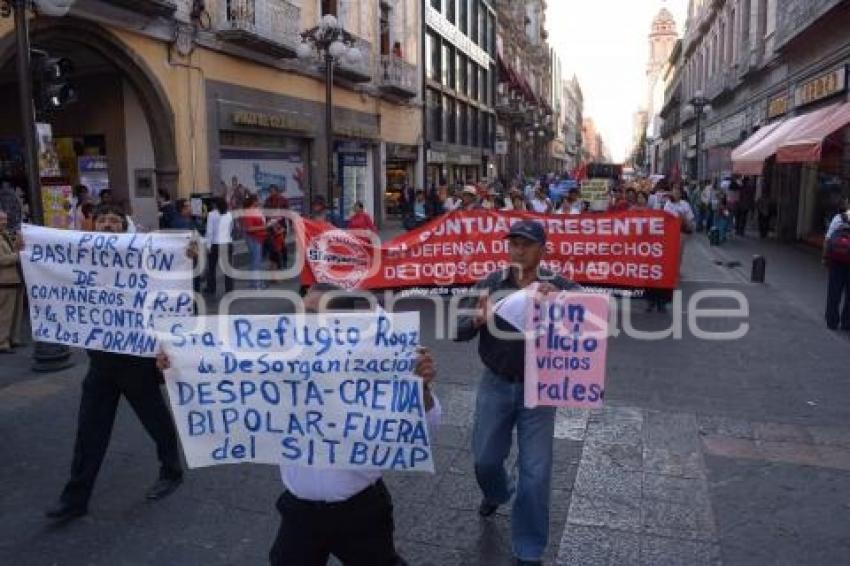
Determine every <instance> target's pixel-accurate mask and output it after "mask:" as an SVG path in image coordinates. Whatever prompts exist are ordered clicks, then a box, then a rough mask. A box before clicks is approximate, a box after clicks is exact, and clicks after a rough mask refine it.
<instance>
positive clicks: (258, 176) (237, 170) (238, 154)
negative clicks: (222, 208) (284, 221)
mask: <svg viewBox="0 0 850 566" xmlns="http://www.w3.org/2000/svg"><path fill="white" fill-rule="evenodd" d="M221 181H222V183H224V184H226V185H227V186H228V187H232V186H233V183H234V181H235V182H236V184H237V186H238V185H242V186H243V187H244V188H245V189H247V190H248V191H250V192H252V193H254V194H256V195H258V196H259V198H260V202H261V203H262V202H264V201H265V200H266V197H268V196H269V187H270V186H271V185H277V186H278V187H279V188H280V192H281V194H282V195H283V196H284V197H286V199H287V200H288V201H289V208H290V209H291V210H294V211H296V212H300V213H302V214H303V213H304V211H305V202H304V193H305V188H306V184H307V173H306V167H305V166H304V154H303V152H302V151H252V150H231V149H224V150H222V151H221ZM228 196H230V195H228Z"/></svg>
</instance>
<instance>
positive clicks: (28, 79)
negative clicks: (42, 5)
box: [14, 0, 44, 225]
mask: <svg viewBox="0 0 850 566" xmlns="http://www.w3.org/2000/svg"><path fill="white" fill-rule="evenodd" d="M14 6H15V32H16V33H15V36H16V37H15V38H16V40H17V50H18V53H17V58H18V98H19V99H20V106H21V108H20V110H21V128H22V131H23V136H24V151H25V152H26V156H25V159H24V162H25V163H26V172H27V184H28V185H29V199H30V203H29V204H30V214H31V216H32V221H33V223H35V224H39V225H40V224H44V211H43V207H42V201H41V178H40V175H39V170H38V146H37V144H36V131H35V108H34V107H33V92H32V67H31V65H30V29H29V20H28V19H27V0H15V4H14Z"/></svg>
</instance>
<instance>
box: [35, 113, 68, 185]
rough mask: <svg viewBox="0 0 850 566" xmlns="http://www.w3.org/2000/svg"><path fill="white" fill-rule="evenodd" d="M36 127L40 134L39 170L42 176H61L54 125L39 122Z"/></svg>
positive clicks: (37, 132)
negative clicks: (54, 140)
mask: <svg viewBox="0 0 850 566" xmlns="http://www.w3.org/2000/svg"><path fill="white" fill-rule="evenodd" d="M35 129H36V134H37V135H38V170H39V173H40V176H41V178H42V179H44V178H48V177H61V176H62V169H61V168H60V167H59V154H58V153H57V152H56V146H55V145H54V144H53V127H52V126H51V125H50V124H44V123H38V124H36V125H35Z"/></svg>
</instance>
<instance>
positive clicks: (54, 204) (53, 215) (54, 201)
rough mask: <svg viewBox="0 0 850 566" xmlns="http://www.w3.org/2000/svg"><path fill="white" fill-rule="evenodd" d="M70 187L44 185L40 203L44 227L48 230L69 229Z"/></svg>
mask: <svg viewBox="0 0 850 566" xmlns="http://www.w3.org/2000/svg"><path fill="white" fill-rule="evenodd" d="M71 195H72V189H71V185H44V186H42V187H41V203H42V207H43V208H44V225H45V226H47V227H48V228H61V229H63V230H66V229H69V228H71V222H72V210H71V206H70V203H71Z"/></svg>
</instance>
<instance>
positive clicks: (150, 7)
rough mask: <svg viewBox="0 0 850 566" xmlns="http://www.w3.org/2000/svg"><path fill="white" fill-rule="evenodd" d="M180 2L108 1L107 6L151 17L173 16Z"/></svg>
mask: <svg viewBox="0 0 850 566" xmlns="http://www.w3.org/2000/svg"><path fill="white" fill-rule="evenodd" d="M177 2H178V0H106V3H107V4H112V5H113V6H119V7H121V8H125V9H127V10H132V11H134V12H139V13H141V14H144V15H146V16H150V17H159V16H164V17H167V16H172V15H173V14H174V12H175V11H176V10H177Z"/></svg>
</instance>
